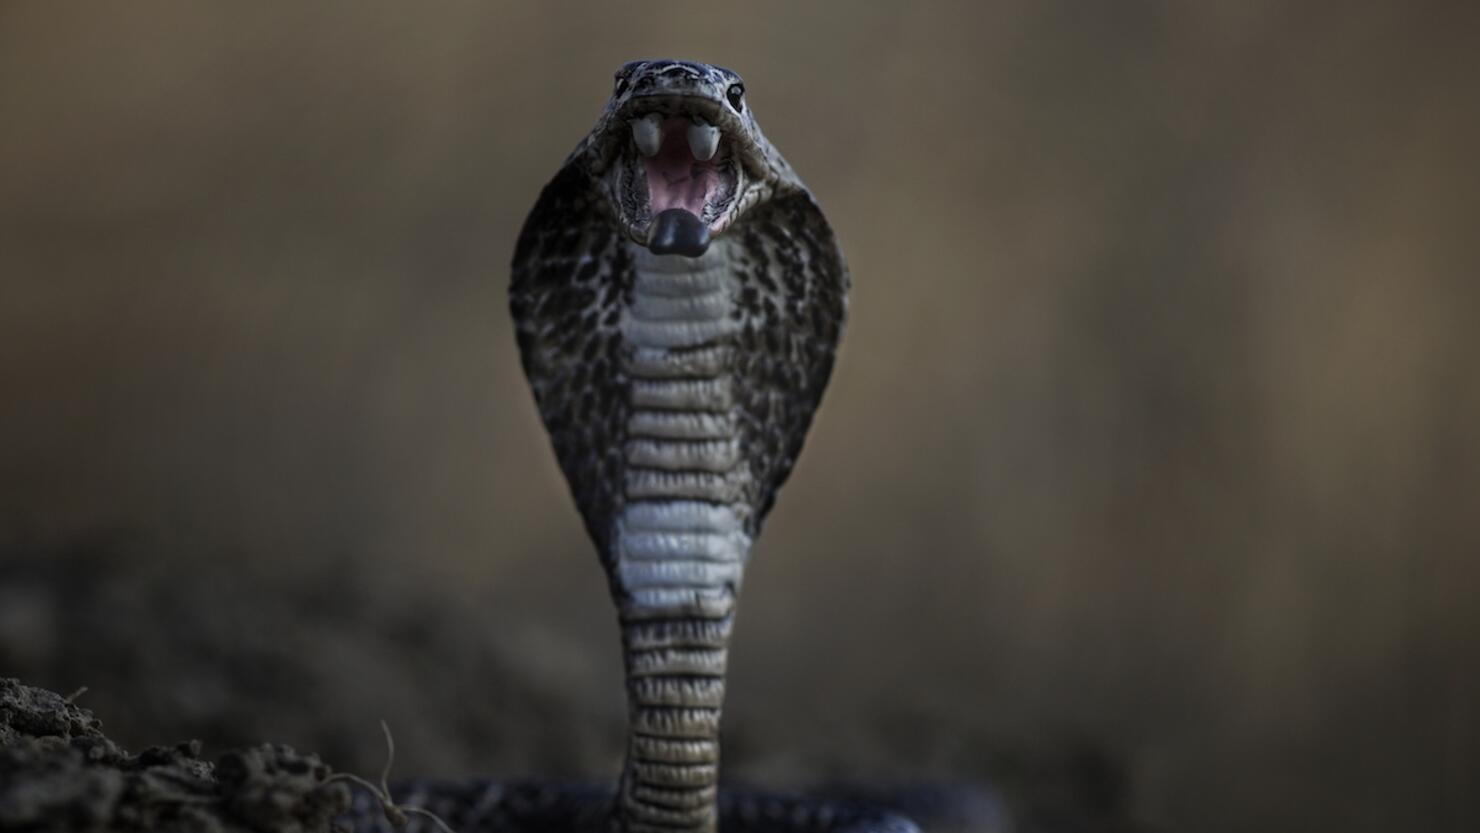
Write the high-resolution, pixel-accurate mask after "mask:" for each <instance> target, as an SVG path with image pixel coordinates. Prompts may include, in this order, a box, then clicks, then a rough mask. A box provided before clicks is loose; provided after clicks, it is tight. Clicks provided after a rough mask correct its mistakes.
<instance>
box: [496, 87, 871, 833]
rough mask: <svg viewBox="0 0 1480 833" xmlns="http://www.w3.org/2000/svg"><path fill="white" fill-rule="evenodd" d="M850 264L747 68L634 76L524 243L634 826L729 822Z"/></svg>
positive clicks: (619, 812)
mask: <svg viewBox="0 0 1480 833" xmlns="http://www.w3.org/2000/svg"><path fill="white" fill-rule="evenodd" d="M847 292H848V271H847V267H846V265H845V263H844V260H843V256H842V253H841V251H840V250H839V248H838V244H837V242H836V240H835V238H834V235H833V231H832V229H831V227H830V226H829V225H828V222H827V220H826V218H825V217H824V216H823V214H822V211H821V209H819V208H818V205H817V202H816V201H815V200H814V199H813V197H812V195H811V193H810V192H808V190H807V188H806V187H805V186H804V185H803V184H802V181H801V180H800V179H799V178H798V177H797V175H796V174H795V173H794V172H793V171H792V169H791V166H789V165H788V164H787V163H786V160H785V159H783V158H782V157H781V155H780V154H779V153H778V152H777V151H776V149H775V148H774V147H773V146H772V145H771V143H770V142H768V141H767V140H766V137H765V136H764V135H763V134H762V133H761V130H760V127H759V126H758V125H757V123H756V120H755V115H754V113H753V111H752V109H751V107H750V102H749V99H748V97H747V95H746V91H745V85H744V82H743V81H742V80H741V78H740V76H738V75H736V74H735V73H734V72H731V71H729V70H727V69H722V68H720V67H716V66H710V65H707V64H700V63H691V62H687V61H675V60H654V61H635V62H632V63H629V64H627V65H625V66H623V67H622V68H621V69H620V70H619V71H618V72H617V73H616V78H615V84H614V89H613V91H612V95H611V98H610V100H609V101H608V102H607V104H606V107H605V109H604V110H603V112H602V114H601V116H600V118H599V119H598V120H597V123H596V126H595V127H594V128H593V129H592V130H591V132H590V133H589V134H588V135H587V136H586V137H585V138H584V139H583V140H582V141H581V142H580V144H579V145H578V146H577V147H576V149H575V151H574V152H573V153H572V154H571V155H570V156H569V157H568V158H567V159H566V160H565V163H564V165H562V166H561V168H560V170H559V171H558V172H557V173H556V174H555V176H554V178H553V179H552V180H551V181H550V182H549V184H548V185H546V186H545V188H544V190H543V192H542V193H541V194H540V196H539V199H538V201H537V202H536V204H535V206H534V208H533V210H532V211H531V212H530V214H529V217H528V219H527V221H526V222H525V225H524V228H523V231H522V232H521V234H520V236H519V241H518V244H517V246H516V251H515V255H514V261H513V280H512V284H511V287H510V308H511V311H512V313H513V318H514V322H515V331H516V334H517V339H518V344H519V351H520V357H521V360H522V363H523V367H524V371H525V374H526V376H527V377H528V379H529V384H530V387H531V389H532V390H533V393H534V399H535V403H536V406H537V408H538V411H539V415H540V417H541V419H542V420H543V422H544V425H545V428H546V429H547V430H548V432H549V435H550V439H551V442H552V444H553V446H554V450H555V456H556V458H557V460H558V462H559V465H560V469H561V471H562V472H563V473H564V475H565V478H566V480H567V482H568V483H569V486H570V491H571V494H572V496H573V498H574V500H575V503H576V506H577V508H578V509H579V511H580V515H581V518H582V519H583V520H584V523H585V527H586V530H587V532H588V533H589V535H590V538H591V540H592V541H593V542H594V544H595V547H596V551H597V553H598V555H599V556H600V561H601V564H602V566H603V567H604V568H605V570H606V575H607V578H608V583H609V586H610V591H611V596H612V599H613V600H614V602H615V604H616V607H617V613H618V620H619V623H620V626H621V633H622V649H623V654H624V660H625V669H626V690H627V698H628V705H629V708H628V712H629V726H628V735H627V748H626V763H625V765H624V769H623V772H622V776H621V781H620V784H619V787H618V789H617V793H616V798H615V807H614V816H615V821H616V824H617V826H618V827H619V828H620V829H622V830H625V831H629V833H645V832H646V831H663V833H675V832H676V831H695V833H707V832H708V831H714V830H715V829H716V825H717V821H718V815H719V812H718V809H717V795H718V792H717V784H718V772H719V763H720V744H719V724H720V714H721V709H722V707H723V703H724V697H725V668H726V659H727V652H728V646H729V642H730V635H731V632H732V630H733V627H734V624H735V613H736V603H737V599H738V595H739V593H740V588H741V583H742V578H743V576H744V572H745V566H746V561H747V559H748V558H749V556H750V552H751V548H752V546H753V544H754V543H755V541H756V538H757V537H758V536H759V535H760V532H761V528H762V525H763V524H764V522H765V519H766V515H767V513H768V512H769V511H770V510H771V507H772V506H773V505H774V503H775V500H776V494H777V490H779V489H780V488H781V486H782V484H783V483H785V481H786V479H787V476H788V475H789V474H790V472H791V470H792V467H793V466H794V465H795V463H796V460H797V456H798V454H799V453H800V451H801V448H802V443H803V439H804V438H805V436H806V434H807V430H808V427H809V425H810V423H811V421H812V417H813V413H814V412H815V411H816V409H817V407H818V403H819V402H820V400H821V399H822V395H823V390H824V388H825V387H826V385H827V381H828V377H829V375H830V373H831V371H832V367H833V360H834V355H835V353H836V350H837V346H838V342H839V338H840V336H841V333H842V329H843V323H844V318H845V314H846V310H847Z"/></svg>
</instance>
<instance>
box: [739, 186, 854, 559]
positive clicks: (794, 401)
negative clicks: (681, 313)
mask: <svg viewBox="0 0 1480 833" xmlns="http://www.w3.org/2000/svg"><path fill="white" fill-rule="evenodd" d="M731 233H734V234H738V235H739V239H740V242H741V244H742V245H741V247H740V251H741V252H743V259H742V261H741V262H740V263H737V264H735V268H736V269H737V270H738V272H739V274H740V275H741V279H742V284H741V285H742V288H741V290H740V293H739V298H738V299H737V300H738V303H737V312H738V313H739V315H740V320H741V328H740V331H739V334H738V341H739V346H740V350H739V351H738V352H737V366H736V377H737V378H736V383H735V385H734V389H735V396H736V399H737V401H738V404H739V408H740V414H741V420H740V430H741V442H742V446H741V447H742V453H743V454H744V456H745V458H746V459H747V460H748V461H749V462H750V467H751V473H752V476H753V477H754V483H753V486H752V493H751V495H750V496H749V497H750V501H749V502H750V504H751V506H752V507H753V509H754V512H753V514H752V516H751V529H750V530H748V531H749V532H750V534H751V535H752V536H754V535H756V534H758V533H759V531H760V525H761V523H762V522H763V521H764V519H765V515H766V514H767V513H768V512H770V510H771V507H772V506H773V505H774V504H775V502H776V492H777V490H779V489H780V488H781V486H782V484H783V483H785V482H786V478H787V476H788V475H789V474H790V473H791V469H792V467H793V466H794V465H795V464H796V459H797V455H798V454H800V453H801V450H802V443H803V440H804V439H805V438H806V434H807V428H808V426H810V425H811V422H812V415H813V413H814V412H815V411H816V410H817V406H818V404H819V403H820V402H821V400H822V392H823V389H824V388H826V386H827V380H828V377H829V376H830V375H831V374H832V366H833V357H834V354H835V352H836V350H837V345H838V340H839V338H840V337H841V335H842V328H843V323H844V319H845V316H846V313H847V301H846V297H847V291H848V273H847V270H846V268H845V267H844V264H843V260H842V256H841V254H840V253H839V251H838V247H837V242H836V241H835V240H834V239H833V234H832V229H831V228H830V227H829V226H828V224H827V221H826V220H825V219H823V217H822V212H821V211H820V210H819V209H818V207H817V205H816V203H814V202H813V201H812V198H811V197H810V196H808V195H807V194H806V193H805V192H793V193H791V194H789V195H786V196H778V197H774V198H772V199H771V200H768V201H766V202H763V203H761V204H760V205H758V206H756V207H755V208H754V209H752V210H751V211H750V213H749V214H747V215H746V217H745V219H744V220H742V221H741V222H740V223H739V224H737V226H736V227H734V228H733V229H731Z"/></svg>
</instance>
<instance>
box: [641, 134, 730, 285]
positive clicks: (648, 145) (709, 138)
mask: <svg viewBox="0 0 1480 833" xmlns="http://www.w3.org/2000/svg"><path fill="white" fill-rule="evenodd" d="M627 125H628V127H629V128H630V131H631V132H630V139H629V141H628V143H627V152H626V153H624V154H623V160H622V165H623V168H624V171H623V173H624V174H625V175H624V177H623V180H624V182H623V186H624V187H623V188H622V192H621V201H622V209H623V213H625V214H626V215H627V219H628V221H629V222H630V223H631V226H632V229H633V236H634V237H635V238H637V240H638V242H641V243H643V244H644V245H646V246H647V247H648V249H649V250H651V251H652V252H654V253H655V254H680V255H685V256H688V257H698V256H699V255H702V254H703V253H704V252H705V250H706V249H707V248H708V247H709V238H710V235H711V234H713V233H717V232H719V231H720V230H721V229H722V228H723V227H724V226H725V225H726V224H727V222H728V219H729V210H730V208H731V206H732V205H733V204H734V201H735V193H736V190H737V187H736V186H737V184H738V182H739V167H738V162H737V161H736V158H735V154H734V153H733V150H732V145H733V142H731V141H728V137H727V136H726V131H725V130H724V129H723V128H722V127H720V126H717V125H715V124H713V123H712V122H711V121H710V119H709V118H706V117H705V115H703V114H701V113H699V112H695V111H692V110H688V111H684V110H677V109H673V108H663V109H653V110H648V111H647V112H643V113H640V114H637V115H633V116H631V117H630V118H628V120H627Z"/></svg>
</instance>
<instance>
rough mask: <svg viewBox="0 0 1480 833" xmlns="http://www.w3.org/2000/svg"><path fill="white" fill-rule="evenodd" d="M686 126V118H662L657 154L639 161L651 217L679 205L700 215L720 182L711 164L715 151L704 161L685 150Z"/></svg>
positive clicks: (714, 159) (718, 174)
mask: <svg viewBox="0 0 1480 833" xmlns="http://www.w3.org/2000/svg"><path fill="white" fill-rule="evenodd" d="M688 129H689V120H688V119H687V118H684V117H682V116H669V117H668V118H666V119H664V120H663V125H662V137H663V143H662V145H661V147H660V148H659V150H658V155H657V156H653V157H644V158H643V160H642V162H643V166H644V167H645V168H646V169H647V186H648V203H649V209H650V210H651V212H652V215H653V216H655V217H656V216H657V215H658V214H660V213H662V212H664V211H667V210H668V209H670V208H682V209H684V210H685V211H688V212H689V213H690V214H693V215H694V216H695V217H703V216H704V206H705V205H706V204H707V203H708V202H709V195H710V194H711V193H713V192H714V190H715V189H716V188H717V187H718V186H719V185H720V173H719V169H718V168H717V167H716V166H715V163H716V162H718V161H719V158H720V154H719V153H716V154H715V155H714V158H713V159H711V160H709V161H708V162H701V161H699V160H698V159H695V158H694V154H693V153H692V152H691V151H690V150H689V140H688ZM721 142H723V139H721Z"/></svg>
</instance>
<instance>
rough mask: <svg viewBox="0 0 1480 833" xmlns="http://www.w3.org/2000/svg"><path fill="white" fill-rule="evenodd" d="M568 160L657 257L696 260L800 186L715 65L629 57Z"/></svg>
mask: <svg viewBox="0 0 1480 833" xmlns="http://www.w3.org/2000/svg"><path fill="white" fill-rule="evenodd" d="M614 84H615V86H614V89H613V91H612V95H611V98H610V99H608V101H607V104H606V108H605V109H604V110H603V111H602V114H601V118H600V120H599V121H598V122H597V124H596V127H595V129H593V130H592V131H591V133H590V134H589V135H587V137H586V138H585V139H584V140H583V141H582V142H581V144H580V146H579V147H577V148H576V151H575V153H573V154H572V155H571V158H570V159H569V160H568V161H567V164H576V165H580V166H582V167H584V168H586V170H587V171H588V172H589V173H590V174H591V175H592V176H593V177H594V178H595V179H596V180H597V181H598V182H599V183H600V186H599V187H600V190H601V192H602V194H603V196H604V197H605V201H606V203H607V207H608V208H609V210H610V211H611V213H612V216H613V218H614V219H615V221H616V223H617V224H618V225H619V226H620V227H621V228H622V229H623V231H625V233H626V234H627V235H628V236H629V237H631V239H632V240H634V241H635V242H637V243H638V244H639V245H642V246H645V247H647V248H649V249H650V250H651V251H653V252H654V253H655V254H682V255H687V256H689V257H698V256H699V255H701V254H703V253H704V251H705V250H706V249H707V248H708V245H709V241H710V239H711V238H712V237H714V236H716V235H719V234H721V233H723V232H724V231H725V229H727V228H729V227H730V226H731V225H732V224H733V223H734V222H735V221H736V220H737V219H738V218H739V217H740V216H741V215H742V214H743V213H744V212H745V211H746V210H747V209H748V208H749V207H751V206H753V205H755V204H756V203H757V202H759V201H761V200H763V199H765V198H767V197H769V196H770V195H771V194H773V193H776V192H778V191H786V190H795V189H800V188H801V187H802V186H801V182H800V181H799V180H798V179H797V177H796V175H795V174H794V173H793V172H792V170H791V166H789V165H788V164H787V163H786V160H785V159H783V158H782V157H781V155H780V154H779V153H777V152H776V149H775V148H774V147H772V146H771V143H770V142H768V141H766V137H765V135H764V134H762V133H761V129H760V127H759V125H757V124H756V120H755V114H754V113H753V112H752V111H751V109H750V104H749V102H748V101H747V100H746V98H745V83H744V81H743V80H742V79H741V78H740V76H739V75H738V74H736V73H735V72H732V71H731V70H728V69H724V68H722V67H716V66H711V65H709V64H699V63H693V62H689V61H674V60H656V61H653V60H649V61H632V62H630V63H627V64H625V65H623V66H622V68H621V69H619V70H617V73H616V78H615V81H614Z"/></svg>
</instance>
